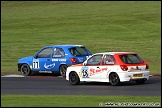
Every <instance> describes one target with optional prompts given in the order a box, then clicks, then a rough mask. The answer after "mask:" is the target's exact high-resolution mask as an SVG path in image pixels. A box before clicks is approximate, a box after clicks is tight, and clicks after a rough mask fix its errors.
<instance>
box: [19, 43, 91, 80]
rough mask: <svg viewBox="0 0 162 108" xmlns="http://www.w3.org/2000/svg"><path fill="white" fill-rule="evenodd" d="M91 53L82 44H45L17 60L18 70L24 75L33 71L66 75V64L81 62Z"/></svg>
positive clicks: (28, 74)
mask: <svg viewBox="0 0 162 108" xmlns="http://www.w3.org/2000/svg"><path fill="white" fill-rule="evenodd" d="M91 55H92V53H91V52H90V51H89V50H88V49H87V48H86V47H84V46H83V45H69V44H67V45H53V46H45V47H43V48H42V49H40V50H39V51H38V52H37V53H36V54H35V55H34V56H29V57H24V58H21V59H19V60H18V71H20V72H21V73H22V75H24V76H30V75H32V74H34V73H56V72H57V73H59V74H60V75H61V76H63V77H65V76H66V69H67V67H68V66H71V65H74V64H79V63H83V62H84V61H85V60H86V59H87V58H88V57H89V56H91Z"/></svg>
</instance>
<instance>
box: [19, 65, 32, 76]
mask: <svg viewBox="0 0 162 108" xmlns="http://www.w3.org/2000/svg"><path fill="white" fill-rule="evenodd" d="M20 71H21V73H22V75H23V76H30V75H31V70H30V68H29V66H28V65H27V64H23V65H22V66H21V70H20Z"/></svg>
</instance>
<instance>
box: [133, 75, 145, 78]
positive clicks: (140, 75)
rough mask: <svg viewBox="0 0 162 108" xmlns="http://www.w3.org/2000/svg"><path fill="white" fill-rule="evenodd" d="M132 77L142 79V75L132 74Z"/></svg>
mask: <svg viewBox="0 0 162 108" xmlns="http://www.w3.org/2000/svg"><path fill="white" fill-rule="evenodd" d="M133 77H136V78H137V77H143V74H133Z"/></svg>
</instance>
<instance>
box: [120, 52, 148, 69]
mask: <svg viewBox="0 0 162 108" xmlns="http://www.w3.org/2000/svg"><path fill="white" fill-rule="evenodd" d="M119 57H120V59H121V61H122V62H123V63H124V66H125V67H127V70H128V71H129V72H140V71H145V70H147V69H148V65H147V64H146V62H144V61H143V60H142V59H141V58H140V57H139V56H138V55H137V54H123V55H119ZM124 66H123V67H124Z"/></svg>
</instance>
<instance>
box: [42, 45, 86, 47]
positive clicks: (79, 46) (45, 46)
mask: <svg viewBox="0 0 162 108" xmlns="http://www.w3.org/2000/svg"><path fill="white" fill-rule="evenodd" d="M45 47H83V45H79V44H60V45H50V46H45Z"/></svg>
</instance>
